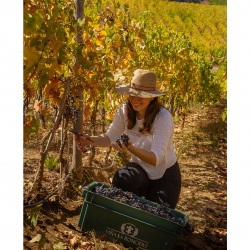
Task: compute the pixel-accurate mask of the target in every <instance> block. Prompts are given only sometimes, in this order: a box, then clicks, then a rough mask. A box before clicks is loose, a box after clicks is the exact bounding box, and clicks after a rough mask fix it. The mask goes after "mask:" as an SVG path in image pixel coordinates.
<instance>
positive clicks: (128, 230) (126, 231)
mask: <svg viewBox="0 0 250 250" xmlns="http://www.w3.org/2000/svg"><path fill="white" fill-rule="evenodd" d="M138 231H139V230H138V228H137V227H136V226H135V225H133V224H131V223H124V224H122V225H121V231H118V230H115V229H113V228H110V227H107V228H106V234H108V235H110V236H112V237H113V238H115V239H117V240H119V241H124V242H128V243H130V244H132V245H135V246H139V247H142V248H147V247H148V242H147V241H144V240H142V239H138V238H136V237H135V236H137V235H138Z"/></svg>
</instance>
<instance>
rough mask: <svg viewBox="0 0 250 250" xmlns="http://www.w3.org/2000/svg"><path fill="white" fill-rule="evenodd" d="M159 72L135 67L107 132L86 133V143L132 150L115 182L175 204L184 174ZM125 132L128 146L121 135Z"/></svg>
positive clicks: (152, 198)
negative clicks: (163, 101) (161, 99)
mask: <svg viewBox="0 0 250 250" xmlns="http://www.w3.org/2000/svg"><path fill="white" fill-rule="evenodd" d="M156 82H157V77H156V74H155V73H154V72H152V71H149V70H143V69H137V70H136V71H134V73H133V75H132V78H131V82H130V84H125V83H118V84H117V86H116V90H117V92H118V93H121V94H125V95H129V98H128V101H126V102H125V103H123V104H122V105H121V106H120V108H119V109H118V111H117V113H116V115H115V117H114V119H113V122H112V124H111V125H110V127H109V129H108V131H107V132H106V133H105V134H102V135H99V136H91V137H90V136H89V135H86V136H85V138H89V139H91V140H92V141H93V142H90V141H89V140H86V139H81V141H80V142H81V144H82V146H84V147H85V146H88V145H93V146H98V147H109V146H111V145H112V146H113V148H114V149H115V150H118V151H124V150H128V151H130V153H131V155H132V158H131V160H130V162H129V163H127V164H125V165H124V166H123V167H121V168H120V169H119V170H118V171H117V172H116V173H115V175H114V178H113V186H114V187H117V188H121V189H122V190H123V191H129V192H133V193H135V194H136V195H138V196H143V197H145V199H148V200H150V201H154V202H157V203H168V204H170V208H173V209H174V208H175V207H176V204H177V202H178V198H179V195H180V190H181V175H180V169H179V165H178V162H177V157H176V155H175V152H174V145H173V134H174V123H173V118H172V116H171V113H170V112H169V111H168V110H167V109H165V108H164V107H163V106H162V105H161V104H160V103H159V100H158V96H161V95H165V93H162V92H161V91H158V90H157V89H156ZM123 132H125V134H127V135H128V136H129V138H130V140H129V143H128V147H126V146H125V145H124V144H123V142H122V141H120V143H121V147H120V146H119V145H118V143H117V142H116V140H117V138H119V137H120V136H121V134H122V133H123Z"/></svg>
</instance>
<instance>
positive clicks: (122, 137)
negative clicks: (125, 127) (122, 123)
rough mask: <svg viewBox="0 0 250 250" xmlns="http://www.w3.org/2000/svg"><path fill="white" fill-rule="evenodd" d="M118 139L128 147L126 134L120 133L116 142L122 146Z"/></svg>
mask: <svg viewBox="0 0 250 250" xmlns="http://www.w3.org/2000/svg"><path fill="white" fill-rule="evenodd" d="M120 140H122V141H123V144H124V145H125V146H126V147H128V141H129V137H128V136H127V135H126V134H122V135H121V136H120V137H119V138H118V139H117V140H116V142H117V143H118V145H119V146H120V147H122V145H121V143H120Z"/></svg>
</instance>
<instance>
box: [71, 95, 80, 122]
mask: <svg viewBox="0 0 250 250" xmlns="http://www.w3.org/2000/svg"><path fill="white" fill-rule="evenodd" d="M69 97H70V101H69V102H70V107H69V110H70V111H71V112H72V113H73V115H72V119H73V121H74V122H76V120H77V117H78V114H79V111H80V109H79V108H76V107H75V106H74V102H75V101H74V95H70V96H69ZM76 98H79V96H76Z"/></svg>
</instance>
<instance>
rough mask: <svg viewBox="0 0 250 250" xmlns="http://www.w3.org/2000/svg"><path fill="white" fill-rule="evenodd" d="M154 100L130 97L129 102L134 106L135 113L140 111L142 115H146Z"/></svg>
mask: <svg viewBox="0 0 250 250" xmlns="http://www.w3.org/2000/svg"><path fill="white" fill-rule="evenodd" d="M153 99H154V98H141V97H137V96H129V101H130V103H131V104H132V106H133V109H134V110H135V111H138V112H139V113H141V114H143V115H144V114H145V112H146V110H147V107H148V105H149V103H150V101H152V100H153Z"/></svg>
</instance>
